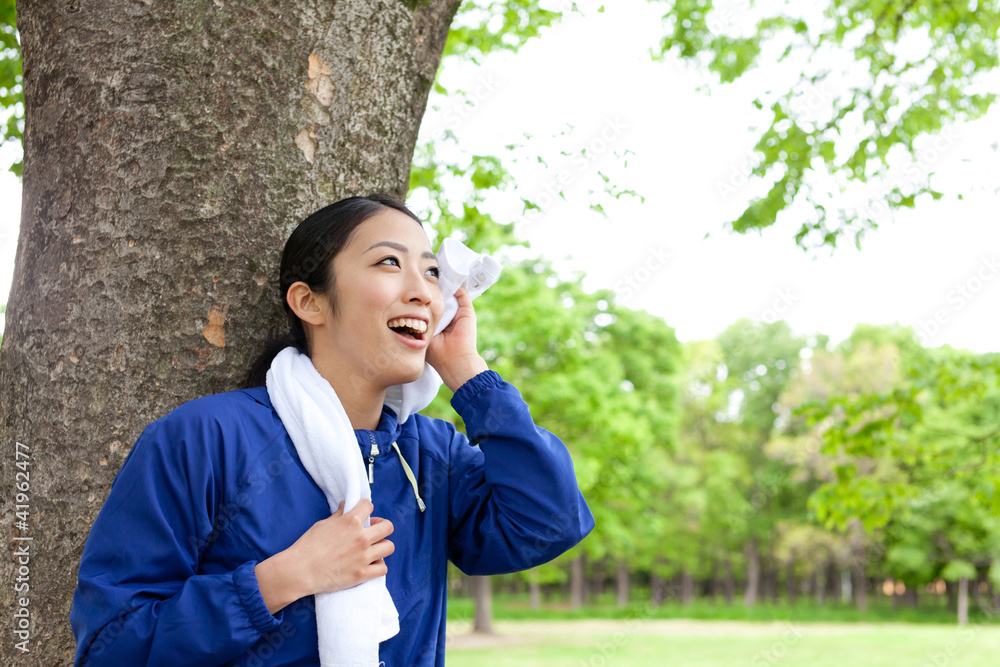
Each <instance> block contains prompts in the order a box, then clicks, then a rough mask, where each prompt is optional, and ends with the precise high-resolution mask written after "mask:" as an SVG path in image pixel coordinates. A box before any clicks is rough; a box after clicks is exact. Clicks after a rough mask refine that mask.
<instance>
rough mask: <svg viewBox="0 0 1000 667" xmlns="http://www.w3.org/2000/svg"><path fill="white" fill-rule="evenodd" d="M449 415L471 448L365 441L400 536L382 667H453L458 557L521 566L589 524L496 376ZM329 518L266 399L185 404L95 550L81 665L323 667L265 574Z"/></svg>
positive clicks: (127, 466)
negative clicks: (394, 621)
mask: <svg viewBox="0 0 1000 667" xmlns="http://www.w3.org/2000/svg"><path fill="white" fill-rule="evenodd" d="M451 404H452V406H453V407H454V409H455V411H456V412H457V413H458V414H459V415H461V417H462V419H463V420H464V421H465V425H466V430H467V432H468V436H469V438H468V439H467V438H466V437H465V436H464V435H462V434H461V433H459V432H457V431H456V430H455V428H454V427H453V426H452V425H451V424H450V423H448V422H446V421H444V420H440V419H429V418H427V417H424V416H423V415H419V414H418V415H414V416H412V417H411V418H410V419H409V420H407V422H406V423H405V424H404V425H403V426H402V427H400V426H399V424H397V423H396V417H395V414H394V413H393V412H392V411H391V410H390V409H388V408H384V409H383V411H382V416H381V420H380V422H379V425H378V428H377V430H374V431H368V430H357V431H355V435H356V436H357V440H358V446H359V448H360V454H361V455H362V456H363V457H364V458H365V459H366V461H367V460H368V459H369V456H370V454H371V450H372V443H375V444H376V445H377V451H378V455H377V456H375V457H374V462H373V463H372V477H373V479H374V483H373V484H372V502H373V504H374V505H375V510H374V512H373V516H380V517H384V518H387V519H389V520H390V521H392V524H393V526H394V532H393V533H392V535H391V536H390V537H389V539H390V540H391V541H392V542H393V544H394V545H395V552H394V553H393V554H392V555H391V556H389V557H388V558H387V559H386V564H387V565H388V570H389V571H388V575H387V578H386V584H387V586H388V588H389V592H390V593H391V594H392V598H393V601H394V602H395V604H396V609H397V610H398V611H399V623H400V631H399V634H398V635H396V636H395V637H392V638H391V639H389V640H387V641H385V642H383V643H382V644H381V645H380V646H379V656H380V659H381V660H383V661H384V663H383V664H384V665H385V666H386V667H412V666H414V665H443V664H444V648H445V608H446V597H447V561H448V560H451V561H452V562H453V563H455V565H456V566H458V568H459V569H460V570H462V571H463V572H465V573H466V574H476V575H484V574H500V573H504V572H512V571H515V570H522V569H526V568H530V567H533V566H535V565H539V564H541V563H544V562H546V561H549V560H551V559H553V558H555V557H556V556H558V555H559V554H561V553H563V552H564V551H566V550H567V549H569V548H571V547H572V546H574V545H575V544H577V543H578V542H579V541H580V540H581V539H583V537H584V536H585V535H586V534H587V533H589V532H590V531H591V530H592V529H593V527H594V518H593V515H592V514H591V513H590V509H589V508H588V507H587V503H586V501H585V500H584V499H583V496H582V494H581V493H580V490H579V488H578V487H577V483H576V476H575V474H574V471H573V462H572V460H571V459H570V456H569V453H568V452H567V450H566V447H565V446H564V445H563V443H562V442H560V441H559V439H558V438H556V437H555V436H554V435H552V434H551V433H549V432H548V431H546V430H544V429H542V428H539V427H537V426H535V424H534V423H533V422H532V419H531V415H530V414H529V412H528V406H527V405H525V403H524V400H523V399H522V398H521V395H520V393H519V392H518V391H517V390H516V389H515V388H514V387H513V386H511V385H510V384H508V383H506V382H504V381H503V380H502V379H501V378H500V376H499V375H498V374H497V373H495V372H493V371H485V372H483V373H480V374H479V375H477V376H476V377H474V378H472V379H471V380H469V381H468V382H467V383H465V384H464V385H463V386H462V387H460V388H459V390H458V391H457V392H456V393H455V395H454V397H453V398H452V401H451ZM469 439H471V441H472V442H473V443H478V446H473V445H470V443H469ZM393 442H396V443H397V445H398V447H399V450H400V453H402V455H403V458H404V459H405V460H406V462H407V463H408V464H409V465H410V467H411V468H412V470H413V473H414V475H415V476H416V479H417V481H418V487H419V492H420V496H421V498H422V499H423V501H424V502H425V503H426V511H424V512H421V511H420V510H419V509H418V507H417V500H416V497H415V494H414V490H413V488H412V486H411V484H410V482H409V481H408V480H407V478H406V476H405V474H404V472H403V468H402V465H401V463H400V461H399V456H398V454H397V452H396V450H395V448H393V447H392V443H393ZM329 516H330V507H329V506H328V504H327V502H326V499H325V498H324V496H323V493H322V492H321V491H320V489H319V487H317V486H316V485H315V484H314V483H313V481H312V479H311V478H310V477H309V475H308V474H307V473H306V471H305V469H304V468H303V467H302V463H301V462H300V461H299V458H298V456H297V455H296V453H295V447H294V445H293V444H292V441H291V439H290V438H289V436H288V433H287V431H286V430H285V428H284V426H283V425H282V423H281V420H280V419H279V418H278V415H277V413H276V412H275V411H274V408H273V407H272V406H271V402H270V400H269V398H268V394H267V390H266V388H264V387H256V388H254V389H244V390H239V391H230V392H226V393H222V394H215V395H212V396H205V397H203V398H198V399H195V400H193V401H189V402H187V403H185V404H183V405H181V406H180V407H178V408H177V409H175V410H173V411H172V412H170V413H169V414H167V415H166V416H164V417H162V418H161V419H158V420H156V421H155V422H153V423H152V424H150V425H149V426H147V427H146V429H145V430H144V431H143V432H142V435H141V436H140V437H139V439H138V440H137V441H136V443H135V445H134V446H133V447H132V450H131V451H130V452H129V455H128V457H127V458H126V459H125V463H124V464H123V465H122V468H121V470H120V471H119V472H118V475H117V476H116V477H115V480H114V482H113V483H112V486H111V492H110V494H109V495H108V498H107V500H106V501H105V503H104V506H103V507H102V509H101V511H100V513H99V515H98V517H97V520H96V521H95V523H94V526H93V528H92V529H91V532H90V535H89V537H88V538H87V543H86V545H85V547H84V550H83V556H82V559H81V562H80V572H79V579H78V584H77V588H76V592H75V594H74V596H73V606H72V609H71V610H70V623H71V624H72V627H73V632H74V633H75V635H76V640H77V650H76V658H75V661H74V665H115V666H118V665H127V666H129V667H132V666H135V667H138V666H140V665H150V666H153V665H169V666H170V667H176V666H180V665H184V666H186V667H194V666H196V665H242V666H246V667H257V666H262V665H310V666H315V665H318V664H319V656H318V649H317V637H316V618H315V608H314V604H313V598H312V596H308V597H305V598H302V599H300V600H298V601H297V602H293V603H292V604H290V605H289V606H287V607H285V608H284V609H282V610H280V611H279V612H278V613H277V614H276V615H272V614H271V613H270V612H269V611H268V610H267V607H266V605H265V604H264V600H263V598H262V597H261V594H260V588H259V586H258V584H257V578H256V576H255V575H254V566H255V565H256V564H257V563H258V562H260V561H263V560H264V559H266V558H268V557H270V556H272V555H274V554H275V553H277V552H279V551H282V550H284V549H286V548H287V547H289V546H291V545H292V543H293V542H295V541H296V540H297V539H298V538H299V537H300V536H301V535H302V534H303V533H305V531H306V530H307V529H308V528H309V527H310V526H312V525H313V524H314V523H315V522H317V521H319V520H321V519H325V518H327V517H329Z"/></svg>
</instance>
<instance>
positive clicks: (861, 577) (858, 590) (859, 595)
mask: <svg viewBox="0 0 1000 667" xmlns="http://www.w3.org/2000/svg"><path fill="white" fill-rule="evenodd" d="M851 572H852V573H853V575H854V585H853V586H852V589H853V591H854V600H855V601H856V602H857V605H858V611H861V612H866V611H868V578H867V577H866V576H865V571H864V568H863V567H862V566H860V565H855V566H854V567H853V568H851Z"/></svg>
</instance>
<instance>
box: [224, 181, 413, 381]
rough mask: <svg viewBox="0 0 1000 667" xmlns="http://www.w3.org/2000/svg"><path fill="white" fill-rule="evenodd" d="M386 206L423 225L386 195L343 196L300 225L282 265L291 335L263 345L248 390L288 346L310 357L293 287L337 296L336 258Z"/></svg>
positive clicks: (263, 377) (262, 378)
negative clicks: (290, 298)
mask: <svg viewBox="0 0 1000 667" xmlns="http://www.w3.org/2000/svg"><path fill="white" fill-rule="evenodd" d="M385 208H393V209H396V210H397V211H400V212H401V213H405V214H406V215H408V216H410V217H411V218H413V219H414V220H416V221H417V223H418V224H420V225H421V226H423V223H421V222H420V218H418V217H417V216H416V215H414V214H413V212H412V211H411V210H410V209H408V208H407V207H406V204H404V203H403V202H402V201H400V200H399V199H396V198H395V197H392V196H391V195H387V194H382V193H375V194H370V195H365V196H357V197H348V198H347V199H341V200H340V201H338V202H334V203H333V204H330V205H329V206H325V207H323V208H321V209H320V210H318V211H316V212H315V213H313V214H312V215H310V216H309V217H308V218H306V219H305V220H303V221H302V222H300V223H299V224H298V226H297V227H296V228H295V230H294V231H293V232H292V234H291V236H289V237H288V241H286V242H285V249H284V251H283V252H282V253H281V266H280V268H279V276H280V280H279V284H280V291H281V303H282V305H283V306H284V309H285V314H286V315H287V316H288V333H286V334H285V335H284V336H281V337H279V338H271V339H270V340H268V341H267V342H266V343H265V344H264V349H263V351H262V352H261V353H260V355H259V356H258V357H257V359H256V361H254V362H253V365H252V366H251V367H250V372H249V373H247V376H246V379H245V380H244V382H243V388H245V389H249V388H251V387H263V386H265V384H266V380H267V371H268V369H269V368H271V362H272V361H274V358H275V357H276V356H278V353H279V352H281V351H282V350H283V349H285V348H286V347H288V346H293V347H295V348H296V349H297V350H298V351H299V352H301V353H302V354H305V355H307V356H310V358H311V356H312V355H311V354H310V351H309V342H308V340H307V339H306V331H305V327H304V326H303V325H302V320H300V319H299V317H298V315H296V314H295V312H294V311H293V310H292V309H291V307H290V306H289V305H288V298H287V297H288V288H289V287H291V286H292V285H293V284H294V283H296V282H299V281H302V282H304V283H305V284H306V285H308V286H309V289H311V290H312V291H313V292H315V293H317V294H330V295H332V294H333V293H334V284H333V258H334V257H336V256H337V254H338V253H339V252H340V251H341V250H343V248H344V246H346V245H347V243H348V242H349V241H350V240H351V235H352V234H353V233H354V230H356V229H357V228H358V227H359V226H360V225H361V223H363V222H365V221H366V220H368V219H369V218H371V217H372V216H374V215H375V214H376V213H378V212H379V211H381V210H383V209H385ZM328 298H329V297H328ZM330 301H331V304H333V305H334V307H336V304H335V302H333V301H332V299H331V300H330Z"/></svg>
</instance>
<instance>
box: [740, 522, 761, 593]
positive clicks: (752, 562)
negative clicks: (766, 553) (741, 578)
mask: <svg viewBox="0 0 1000 667" xmlns="http://www.w3.org/2000/svg"><path fill="white" fill-rule="evenodd" d="M745 551H746V557H747V587H746V590H745V591H744V593H743V604H744V605H746V606H747V607H752V606H753V605H755V604H757V594H758V591H759V589H760V554H759V553H758V551H757V538H756V537H751V538H750V541H749V542H747V544H746V547H745Z"/></svg>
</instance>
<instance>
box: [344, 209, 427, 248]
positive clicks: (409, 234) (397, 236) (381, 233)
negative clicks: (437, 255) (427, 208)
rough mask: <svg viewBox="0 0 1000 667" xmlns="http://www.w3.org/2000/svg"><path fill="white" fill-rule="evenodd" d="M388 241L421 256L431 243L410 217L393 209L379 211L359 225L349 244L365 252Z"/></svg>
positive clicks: (418, 224) (421, 228)
mask: <svg viewBox="0 0 1000 667" xmlns="http://www.w3.org/2000/svg"><path fill="white" fill-rule="evenodd" d="M380 241H389V242H391V243H394V244H398V245H402V246H404V247H405V248H406V249H407V250H408V251H409V252H411V253H416V254H418V255H419V254H421V253H423V252H424V251H427V250H430V248H431V243H430V240H428V238H427V234H426V233H424V228H423V227H422V226H421V225H420V223H418V222H417V221H416V220H414V219H413V218H411V217H410V216H408V215H406V214H405V213H402V212H400V211H397V210H395V209H386V210H383V211H379V212H378V213H376V214H375V215H373V216H372V217H371V218H369V219H368V220H366V221H365V222H363V223H361V224H360V225H359V226H358V228H357V229H356V230H355V233H354V238H353V239H352V240H351V242H350V244H351V245H352V246H355V248H354V249H355V250H358V251H360V252H366V251H367V250H368V249H369V247H370V246H371V245H372V244H373V243H378V242H380Z"/></svg>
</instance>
